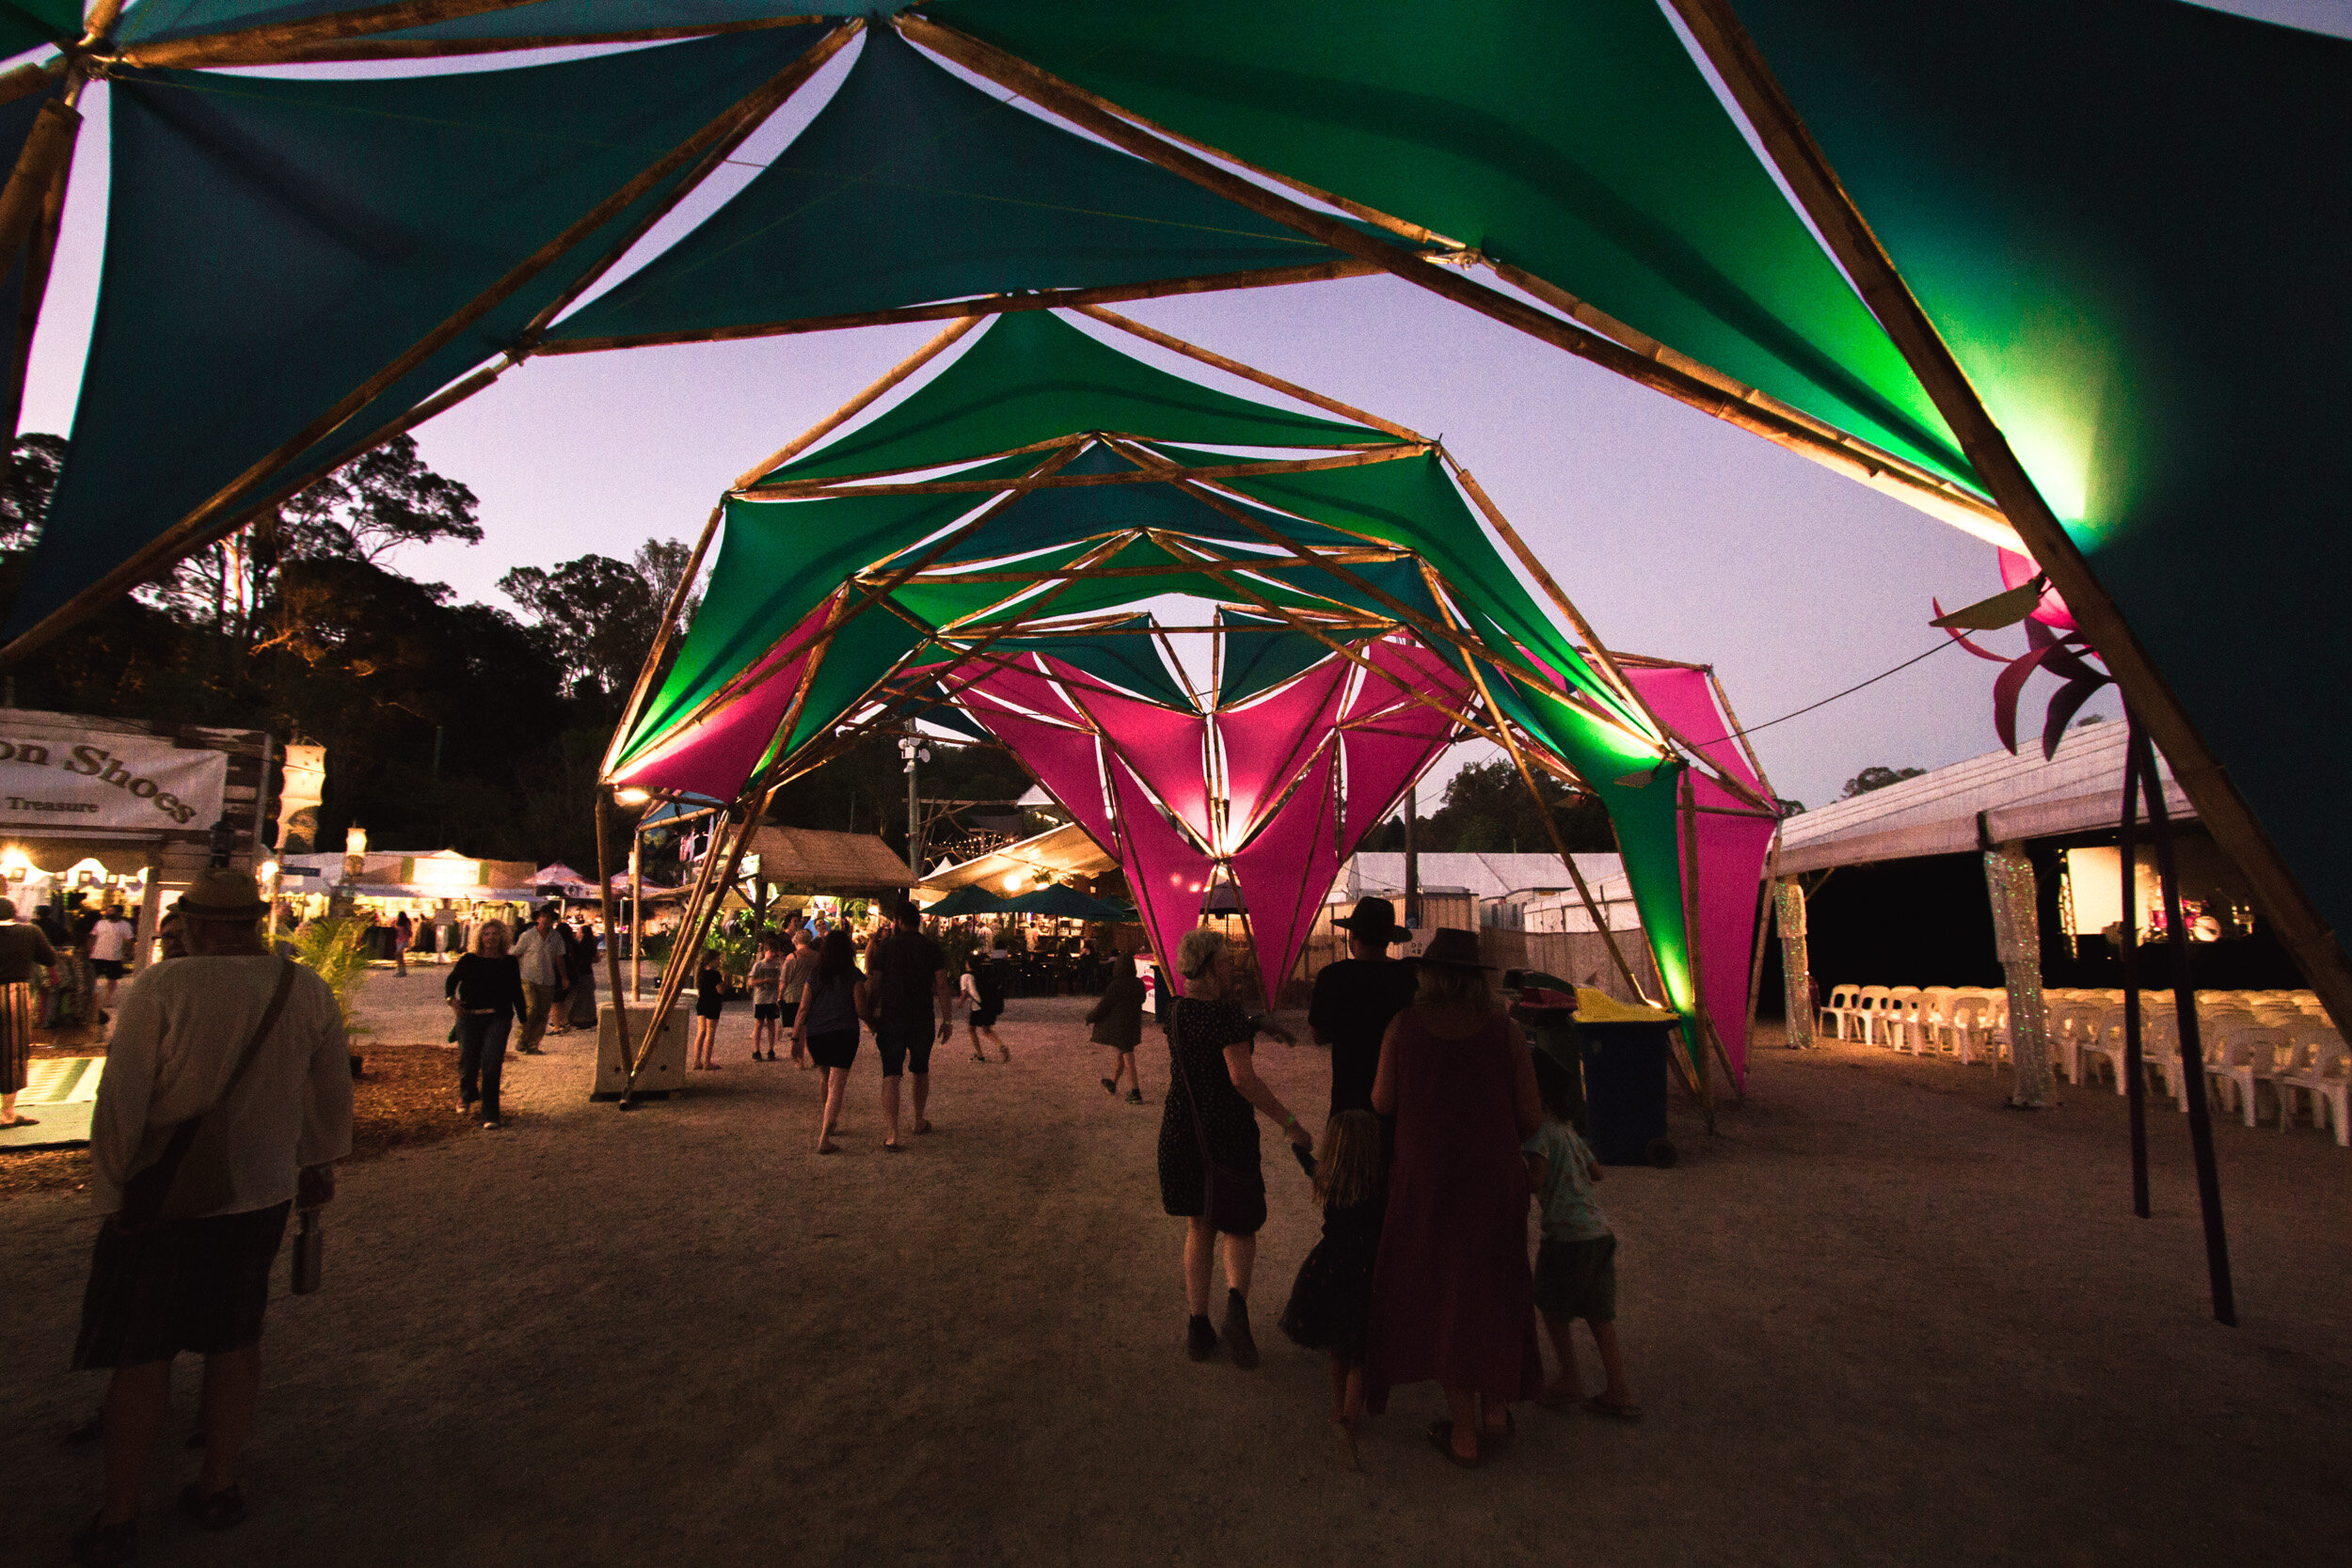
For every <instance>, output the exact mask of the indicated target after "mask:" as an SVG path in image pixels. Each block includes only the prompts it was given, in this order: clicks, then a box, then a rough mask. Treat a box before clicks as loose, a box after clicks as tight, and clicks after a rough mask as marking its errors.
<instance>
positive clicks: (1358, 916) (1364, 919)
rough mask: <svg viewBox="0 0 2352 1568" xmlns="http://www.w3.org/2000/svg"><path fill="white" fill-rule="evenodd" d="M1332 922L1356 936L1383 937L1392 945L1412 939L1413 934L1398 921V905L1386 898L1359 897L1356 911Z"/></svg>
mask: <svg viewBox="0 0 2352 1568" xmlns="http://www.w3.org/2000/svg"><path fill="white" fill-rule="evenodd" d="M1331 924H1332V925H1334V926H1336V927H1339V928H1340V929H1341V930H1343V931H1346V932H1348V933H1350V934H1352V935H1355V936H1359V937H1364V938H1367V939H1370V938H1375V937H1377V938H1381V939H1383V940H1385V941H1386V942H1388V944H1389V945H1390V946H1391V947H1393V946H1395V945H1396V944H1397V943H1398V942H1406V941H1408V940H1410V939H1411V937H1412V934H1413V933H1412V932H1410V931H1408V930H1406V928H1405V927H1402V926H1399V925H1398V924H1397V923H1396V906H1395V905H1394V904H1391V903H1390V902H1389V901H1388V900H1387V899H1386V898H1359V899H1357V900H1356V912H1355V913H1353V914H1351V915H1349V916H1348V917H1347V918H1346V919H1344V920H1334V921H1332V922H1331Z"/></svg>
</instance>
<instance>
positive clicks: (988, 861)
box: [923, 822, 1119, 893]
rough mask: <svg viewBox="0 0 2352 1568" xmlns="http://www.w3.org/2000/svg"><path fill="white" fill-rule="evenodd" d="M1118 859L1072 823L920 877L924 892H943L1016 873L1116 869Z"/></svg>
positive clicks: (1074, 873) (1081, 873)
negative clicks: (922, 877)
mask: <svg viewBox="0 0 2352 1568" xmlns="http://www.w3.org/2000/svg"><path fill="white" fill-rule="evenodd" d="M1118 869H1119V860H1118V858H1117V857H1116V856H1114V855H1110V854H1106V853H1105V852H1104V849H1103V847H1102V846H1101V845H1099V844H1097V843H1095V842H1094V840H1093V839H1091V838H1089V836H1088V835H1087V831H1086V830H1085V829H1084V828H1082V827H1080V826H1079V825H1078V824H1077V823H1075V822H1071V823H1065V824H1064V825H1063V826H1061V827H1058V828H1054V829H1050V830H1048V831H1047V832H1041V833H1039V834H1038V835H1037V836H1036V837H1034V838H1025V839H1023V840H1021V841H1020V842H1019V843H1017V844H1008V845H1006V846H1005V847H1002V848H1000V849H992V850H990V851H989V852H988V853H987V854H985V855H975V856H974V857H973V858H972V859H970V860H968V861H963V862H961V863H957V864H955V865H951V866H947V867H946V868H945V869H943V870H939V871H934V872H932V873H931V874H930V876H928V877H926V878H924V879H923V890H924V891H925V892H926V893H946V892H950V891H952V890H954V889H956V888H960V887H971V886H973V885H975V884H976V883H980V882H988V883H993V884H996V885H1000V886H1001V885H1002V883H1003V882H1004V879H1006V878H1007V877H1009V876H1012V875H1014V874H1015V873H1021V872H1027V873H1035V872H1039V871H1044V872H1050V873H1052V874H1054V875H1056V876H1064V877H1078V876H1091V875H1093V874H1095V873H1097V872H1103V871H1116V870H1118Z"/></svg>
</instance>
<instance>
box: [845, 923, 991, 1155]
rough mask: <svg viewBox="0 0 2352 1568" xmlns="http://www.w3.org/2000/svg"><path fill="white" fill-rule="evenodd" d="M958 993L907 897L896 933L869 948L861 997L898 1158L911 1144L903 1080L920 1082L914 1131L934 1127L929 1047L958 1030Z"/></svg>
mask: <svg viewBox="0 0 2352 1568" xmlns="http://www.w3.org/2000/svg"><path fill="white" fill-rule="evenodd" d="M955 996H956V993H955V991H954V990H953V989H952V987H951V986H950V985H949V983H948V979H947V959H946V955H945V954H943V953H941V952H940V950H939V943H937V942H933V941H932V940H931V939H930V938H929V937H927V936H925V935H924V934H923V912H922V911H920V910H918V909H916V908H915V906H914V899H912V898H909V899H905V900H902V901H901V902H900V903H899V905H898V910H897V911H896V913H895V915H894V916H893V918H892V921H891V925H890V928H889V929H888V930H886V931H878V932H876V933H875V936H874V940H873V941H872V942H868V943H867V944H866V983H865V985H864V987H863V988H862V989H861V990H860V993H859V997H858V1011H859V1012H860V1013H861V1014H862V1015H864V1017H865V1018H866V1022H869V1023H871V1024H872V1025H873V1026H874V1047H875V1049H876V1050H878V1051H880V1052H881V1053H882V1125H883V1129H884V1131H883V1134H882V1148H886V1149H888V1150H890V1151H891V1152H892V1153H894V1154H896V1153H897V1152H898V1150H899V1149H901V1148H904V1147H905V1146H904V1145H903V1144H901V1143H900V1142H899V1141H898V1080H899V1078H900V1077H901V1076H902V1075H909V1074H911V1075H912V1076H913V1077H914V1131H915V1132H930V1130H931V1124H930V1117H927V1116H926V1115H925V1114H924V1113H925V1111H926V1110H927V1109H928V1108H929V1106H930V1098H931V1047H932V1045H933V1044H934V1043H937V1044H945V1043H946V1040H947V1037H948V1036H950V1035H951V1034H953V1033H954V1032H955V1027H956V1002H955ZM976 1044H977V1041H976ZM1000 1049H1001V1047H1000ZM1006 1059H1007V1060H1010V1059H1011V1053H1006Z"/></svg>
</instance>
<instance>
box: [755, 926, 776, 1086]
mask: <svg viewBox="0 0 2352 1568" xmlns="http://www.w3.org/2000/svg"><path fill="white" fill-rule="evenodd" d="M751 980H752V1060H753V1061H755V1062H756V1061H762V1060H766V1061H771V1062H772V1061H774V1060H775V1059H776V1024H777V1019H778V1015H779V1014H781V1013H782V1012H783V1011H784V1005H783V1003H782V1002H780V1001H779V1000H777V998H778V996H779V994H780V993H781V992H782V991H783V990H784V939H783V938H782V937H779V936H777V935H775V934H774V933H773V932H771V933H769V934H768V935H765V936H763V937H761V938H760V939H759V957H758V958H755V959H754V960H753V962H752V974H751ZM762 1042H765V1043H766V1045H767V1047H768V1054H767V1055H766V1056H765V1057H764V1058H763V1057H762V1056H761V1055H760V1053H759V1048H760V1045H761V1044H762Z"/></svg>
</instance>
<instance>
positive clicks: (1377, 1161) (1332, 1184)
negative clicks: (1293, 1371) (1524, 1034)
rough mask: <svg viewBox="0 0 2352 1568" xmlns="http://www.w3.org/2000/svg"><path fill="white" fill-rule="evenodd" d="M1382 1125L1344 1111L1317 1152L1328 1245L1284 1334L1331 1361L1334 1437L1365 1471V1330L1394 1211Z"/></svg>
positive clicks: (1304, 1282) (1298, 1295) (1301, 1276)
mask: <svg viewBox="0 0 2352 1568" xmlns="http://www.w3.org/2000/svg"><path fill="white" fill-rule="evenodd" d="M1384 1142H1385V1135H1384V1133H1383V1132H1382V1131H1381V1127H1380V1118H1379V1117H1376V1116H1374V1115H1373V1114H1372V1113H1371V1112H1370V1111H1362V1110H1354V1111H1340V1112H1336V1113H1334V1114H1333V1116H1332V1117H1331V1119H1330V1120H1329V1121H1327V1122H1326V1123H1325V1124H1324V1128H1323V1142H1322V1144H1321V1146H1320V1147H1318V1148H1316V1150H1315V1165H1314V1179H1315V1188H1314V1191H1315V1201H1316V1202H1318V1203H1320V1204H1322V1205H1323V1240H1321V1241H1320V1242H1317V1243H1315V1247H1314V1250H1313V1251H1312V1252H1310V1253H1309V1254H1307V1260H1306V1261H1305V1262H1303V1263H1301V1264H1299V1265H1298V1279H1297V1281H1296V1282H1295V1284H1293V1285H1292V1286H1291V1299H1290V1305H1289V1306H1287V1307H1283V1308H1282V1319H1281V1323H1282V1332H1283V1333H1285V1334H1287V1335H1289V1336H1290V1337H1291V1338H1293V1339H1294V1340H1295V1341H1297V1342H1298V1343H1299V1344H1301V1345H1303V1346H1305V1347H1306V1348H1307V1349H1309V1350H1320V1351H1325V1352H1327V1353H1328V1354H1329V1355H1330V1357H1331V1433H1332V1437H1333V1438H1334V1440H1335V1441H1336V1442H1337V1444H1338V1446H1339V1449H1340V1454H1341V1457H1342V1458H1343V1459H1344V1460H1345V1461H1346V1463H1347V1467H1348V1468H1349V1469H1351V1470H1354V1469H1360V1468H1362V1465H1361V1464H1360V1463H1359V1460H1358V1458H1357V1453H1356V1428H1357V1425H1358V1423H1359V1422H1361V1421H1362V1420H1363V1418H1364V1328H1365V1324H1366V1323H1367V1322H1368V1321H1369V1320H1370V1318H1371V1316H1372V1265H1373V1260H1374V1259H1375V1257H1376V1256H1377V1254H1378V1253H1379V1250H1380V1221H1381V1218H1382V1216H1383V1215H1384V1214H1385V1213H1386V1212H1387V1210H1388V1170H1387V1150H1386V1149H1385V1148H1383V1147H1382V1146H1383V1144H1384Z"/></svg>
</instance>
